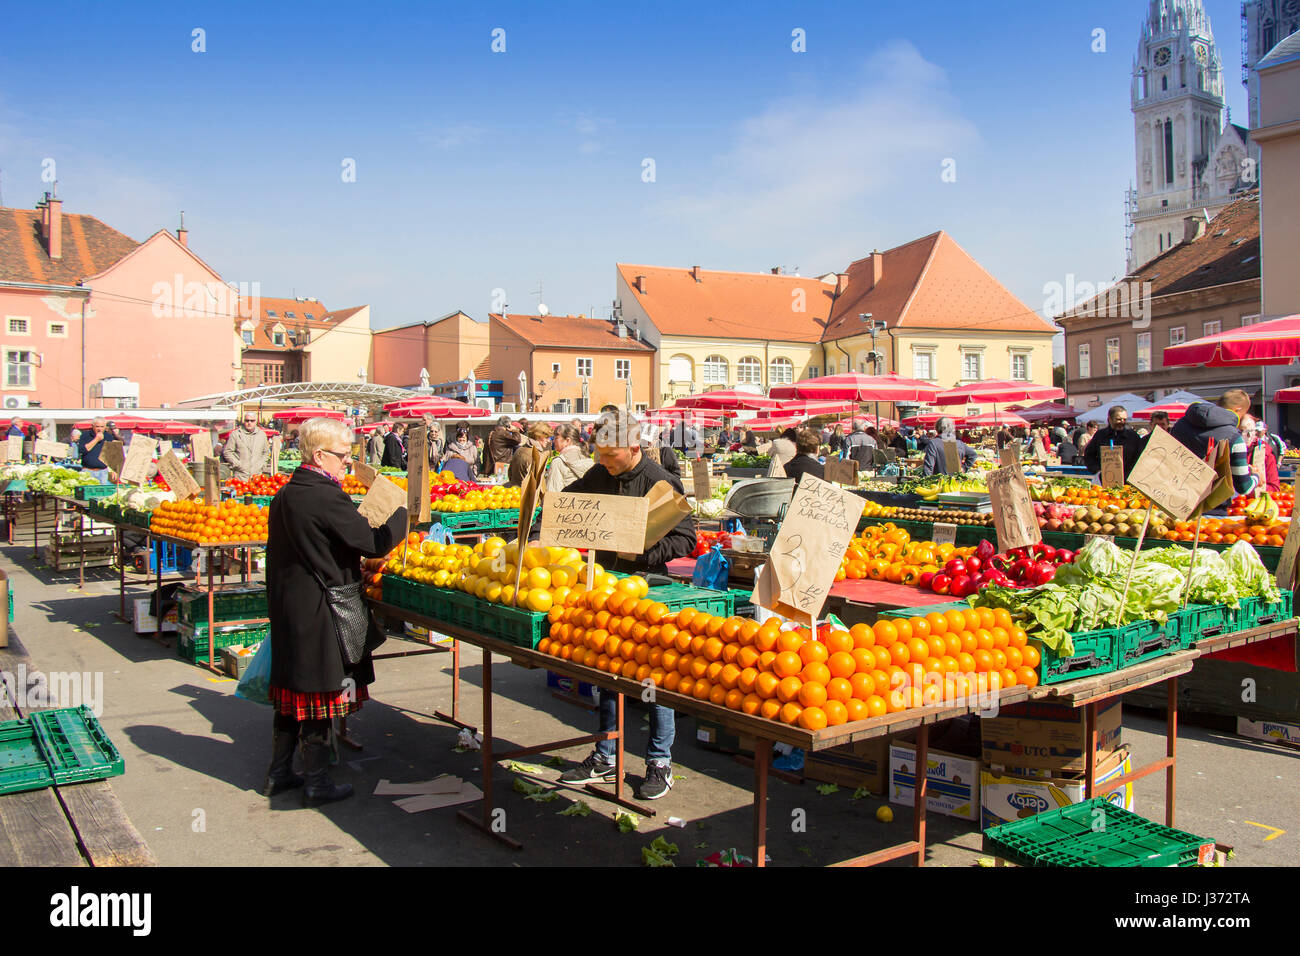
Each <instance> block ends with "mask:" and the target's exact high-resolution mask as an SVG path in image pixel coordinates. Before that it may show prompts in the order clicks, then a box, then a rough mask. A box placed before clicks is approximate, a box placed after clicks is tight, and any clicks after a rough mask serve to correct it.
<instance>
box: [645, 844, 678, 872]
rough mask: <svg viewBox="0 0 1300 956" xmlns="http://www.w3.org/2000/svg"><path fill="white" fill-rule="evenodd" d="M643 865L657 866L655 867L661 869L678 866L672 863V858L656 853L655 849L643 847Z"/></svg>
mask: <svg viewBox="0 0 1300 956" xmlns="http://www.w3.org/2000/svg"><path fill="white" fill-rule="evenodd" d="M641 863H642V864H643V865H645V866H655V867H659V866H673V867H675V866H676V865H677V864H675V863H674V862H673V861H672V859H671V858H669V857H667V856H665V855H664V854H662V853H657V852H655V850H654V849H652V848H651V847H648V846H643V847H641Z"/></svg>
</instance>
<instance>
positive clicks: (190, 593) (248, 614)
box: [176, 584, 268, 628]
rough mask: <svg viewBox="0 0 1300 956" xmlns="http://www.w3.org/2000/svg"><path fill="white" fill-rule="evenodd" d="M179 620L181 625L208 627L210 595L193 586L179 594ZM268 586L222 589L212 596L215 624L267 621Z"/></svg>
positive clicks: (237, 586) (239, 585) (177, 594)
mask: <svg viewBox="0 0 1300 956" xmlns="http://www.w3.org/2000/svg"><path fill="white" fill-rule="evenodd" d="M176 600H177V602H178V603H177V609H176V619H177V621H178V622H179V623H181V624H198V623H202V625H203V626H204V627H205V628H206V627H207V626H208V592H207V590H206V589H203V588H196V587H192V586H189V585H186V586H185V587H183V588H181V589H180V590H179V591H177V592H176ZM267 608H268V605H267V596H266V586H265V585H262V584H252V585H249V584H237V585H231V586H228V587H225V588H219V589H217V590H216V591H215V593H214V594H213V596H212V619H213V620H214V621H218V622H220V621H241V620H245V619H248V618H256V617H266V616H267V613H268V610H267Z"/></svg>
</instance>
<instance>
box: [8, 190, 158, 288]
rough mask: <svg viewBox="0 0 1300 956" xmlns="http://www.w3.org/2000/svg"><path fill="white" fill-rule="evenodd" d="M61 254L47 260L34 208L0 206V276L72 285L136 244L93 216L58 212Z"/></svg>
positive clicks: (11, 280) (11, 279)
mask: <svg viewBox="0 0 1300 956" xmlns="http://www.w3.org/2000/svg"><path fill="white" fill-rule="evenodd" d="M62 235H63V256H62V258H60V259H51V258H50V256H49V253H47V252H46V251H45V242H44V240H43V239H42V238H41V211H40V210H39V209H8V208H0V280H4V281H6V282H35V283H42V284H49V285H76V284H77V283H78V282H80V281H81V280H82V279H85V278H87V277H89V276H93V275H98V274H99V273H101V272H103V271H104V270H105V269H107V268H109V267H110V266H112V265H113V264H114V263H116V262H119V261H121V260H122V259H123V258H125V257H126V256H127V255H129V254H130V253H131V251H132V250H133V249H135V248H136V247H138V246H139V245H140V244H139V243H138V242H136V241H135V240H134V239H132V238H131V237H130V236H126V235H123V234H122V233H120V232H118V231H117V230H116V229H113V228H111V227H109V226H106V225H104V224H103V223H102V222H100V221H99V220H98V219H96V218H95V217H94V216H84V215H81V214H79V213H63V228H62Z"/></svg>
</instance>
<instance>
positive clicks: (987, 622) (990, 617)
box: [975, 607, 997, 629]
mask: <svg viewBox="0 0 1300 956" xmlns="http://www.w3.org/2000/svg"><path fill="white" fill-rule="evenodd" d="M975 613H977V614H978V615H979V616H980V627H983V628H990V629H991V628H992V627H993V626H994V625H995V624H996V623H997V619H996V618H995V616H994V614H993V608H991V607H980V608H976V609H975Z"/></svg>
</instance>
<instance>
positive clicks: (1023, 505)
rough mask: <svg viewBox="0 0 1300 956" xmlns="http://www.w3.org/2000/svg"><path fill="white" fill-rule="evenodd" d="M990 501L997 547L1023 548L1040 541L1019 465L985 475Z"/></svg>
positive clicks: (1041, 538) (1031, 503)
mask: <svg viewBox="0 0 1300 956" xmlns="http://www.w3.org/2000/svg"><path fill="white" fill-rule="evenodd" d="M985 481H986V482H987V483H988V486H989V500H990V501H991V503H992V505H993V525H994V527H995V528H996V529H997V535H998V547H999V548H1001V549H1002V550H1004V551H1006V550H1009V549H1011V548H1023V547H1026V546H1028V545H1031V544H1037V543H1038V542H1040V541H1042V540H1043V536H1042V534H1041V533H1040V532H1039V530H1038V519H1037V517H1035V515H1034V504H1033V502H1032V501H1031V500H1030V498H1029V486H1028V485H1027V484H1025V475H1024V472H1022V471H1021V470H1020V468H1019V467H1015V468H1012V467H1008V466H1003V467H1002V468H995V469H994V470H993V471H990V472H989V473H988V475H986V476H985Z"/></svg>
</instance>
